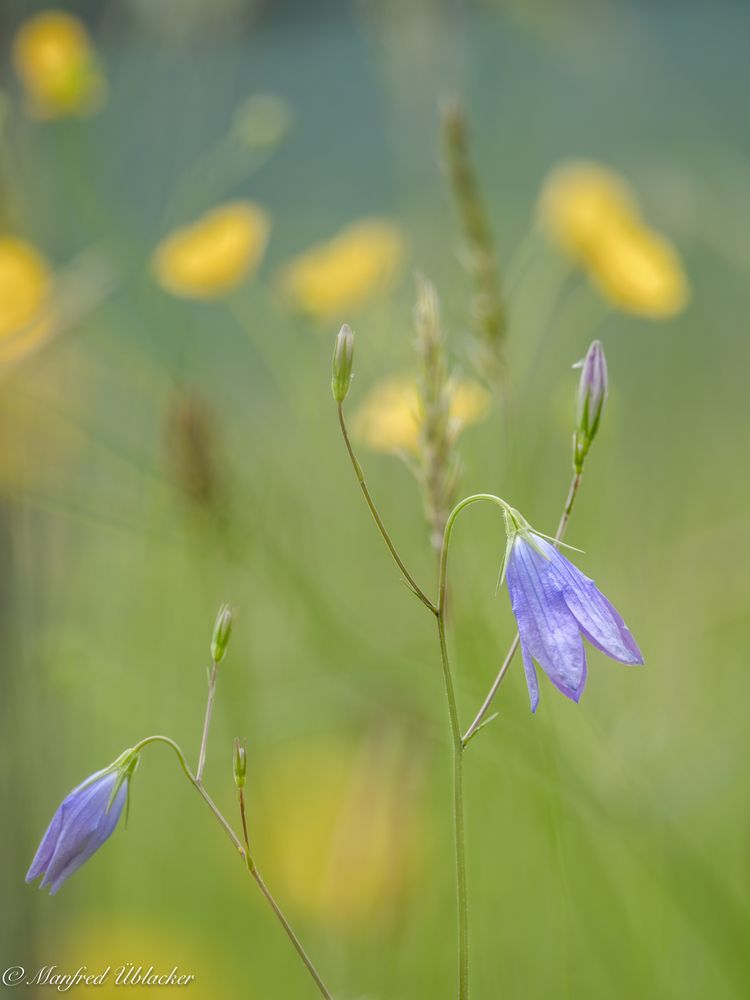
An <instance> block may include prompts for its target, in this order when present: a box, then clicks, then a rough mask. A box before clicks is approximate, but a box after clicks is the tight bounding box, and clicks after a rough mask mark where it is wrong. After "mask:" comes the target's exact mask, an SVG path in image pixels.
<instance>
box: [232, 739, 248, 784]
mask: <svg viewBox="0 0 750 1000" xmlns="http://www.w3.org/2000/svg"><path fill="white" fill-rule="evenodd" d="M233 764H234V783H235V785H236V786H237V787H238V788H244V787H245V775H246V774H247V754H246V752H245V744H244V743H243V742H242V741H241V740H239V739H236V740H235V741H234V754H233Z"/></svg>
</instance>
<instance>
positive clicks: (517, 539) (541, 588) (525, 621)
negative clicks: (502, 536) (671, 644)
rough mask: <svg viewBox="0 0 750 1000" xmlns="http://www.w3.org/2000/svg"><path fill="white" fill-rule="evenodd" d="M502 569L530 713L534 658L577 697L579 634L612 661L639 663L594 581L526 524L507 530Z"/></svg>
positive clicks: (582, 657) (581, 670) (535, 685)
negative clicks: (504, 573)
mask: <svg viewBox="0 0 750 1000" xmlns="http://www.w3.org/2000/svg"><path fill="white" fill-rule="evenodd" d="M514 514H517V512H514ZM513 520H514V521H515V518H513ZM519 521H522V519H521V518H520V517H519ZM505 572H506V576H507V581H508V591H509V593H510V600H511V606H512V608H513V614H514V615H515V617H516V621H517V623H518V634H519V636H520V638H521V653H522V655H523V666H524V671H525V673H526V683H527V685H528V688H529V697H530V699H531V710H532V712H535V711H536V708H537V705H538V704H539V682H538V680H537V676H536V670H535V668H534V661H536V662H537V663H538V664H539V666H540V667H541V668H542V670H544V672H545V673H546V674H547V676H548V677H549V679H550V680H551V681H552V683H553V684H554V685H555V687H556V688H558V690H560V691H562V693H563V694H564V695H566V696H567V697H568V698H572V699H573V701H576V702H577V701H578V700H579V699H580V697H581V695H582V694H583V689H584V686H585V684H586V650H585V648H584V645H583V637H585V638H586V639H588V641H589V642H590V643H591V644H592V645H593V646H596V648H597V649H600V650H601V651H602V652H603V653H606V655H607V656H609V657H611V658H612V659H613V660H619V661H620V663H643V657H642V655H641V651H640V649H639V648H638V646H637V645H636V642H635V639H633V636H632V635H631V634H630V630H629V629H628V627H627V625H626V624H625V622H624V621H623V620H622V618H621V617H620V615H619V614H618V612H617V611H616V609H615V608H614V607H613V606H612V605H611V604H610V602H609V601H608V600H607V598H606V597H605V596H604V595H603V594H602V593H601V592H600V591H599V589H598V588H597V586H596V584H595V583H594V581H593V580H590V579H589V578H588V577H587V576H585V575H584V574H583V573H582V572H581V571H580V570H579V569H578V568H577V567H576V566H574V565H573V563H571V562H570V561H569V560H568V559H566V558H565V556H564V555H562V553H561V552H559V551H558V550H557V549H556V548H555V546H554V545H552V544H550V542H547V541H545V539H544V538H542V537H540V536H539V535H538V534H537V533H536V532H534V531H532V530H531V529H530V528H529V527H528V525H526V524H525V522H523V525H521V524H519V523H518V522H516V524H515V526H514V527H513V529H512V530H511V533H510V538H509V541H508V550H507V554H506V561H505Z"/></svg>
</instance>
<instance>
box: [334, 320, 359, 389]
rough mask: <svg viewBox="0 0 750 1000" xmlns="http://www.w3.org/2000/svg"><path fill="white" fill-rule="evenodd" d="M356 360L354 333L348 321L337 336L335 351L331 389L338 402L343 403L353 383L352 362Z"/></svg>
mask: <svg viewBox="0 0 750 1000" xmlns="http://www.w3.org/2000/svg"><path fill="white" fill-rule="evenodd" d="M353 361H354V334H353V333H352V328H351V327H350V326H348V325H347V324H346V323H344V325H343V326H342V327H341V329H340V330H339V332H338V336H337V337H336V347H335V349H334V352H333V378H332V379H331V391H332V392H333V398H334V399H335V400H336V402H337V403H343V402H344V400H345V399H346V394H347V393H348V392H349V386H350V385H351V383H352V362H353Z"/></svg>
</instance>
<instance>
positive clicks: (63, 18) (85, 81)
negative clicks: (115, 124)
mask: <svg viewBox="0 0 750 1000" xmlns="http://www.w3.org/2000/svg"><path fill="white" fill-rule="evenodd" d="M13 62H14V64H15V68H16V72H17V74H18V76H19V78H20V80H21V83H22V84H23V87H24V90H25V91H26V96H27V99H28V108H29V111H30V113H31V114H33V115H34V116H35V117H37V118H61V117H64V116H65V115H86V114H90V113H91V112H93V111H96V110H97V109H98V108H99V107H100V106H101V104H102V102H103V100H104V97H105V93H106V84H105V80H104V77H103V75H102V72H101V69H100V67H99V63H98V61H97V58H96V54H95V52H94V49H93V46H92V44H91V39H90V37H89V33H88V31H87V30H86V27H85V25H84V24H83V22H82V21H81V20H80V19H79V18H77V17H74V16H73V15H72V14H67V13H65V12H64V11H61V10H44V11H41V12H40V13H38V14H35V15H34V16H33V17H30V18H28V19H27V20H26V21H24V23H23V24H22V25H21V27H20V28H19V29H18V32H17V33H16V37H15V39H14V42H13Z"/></svg>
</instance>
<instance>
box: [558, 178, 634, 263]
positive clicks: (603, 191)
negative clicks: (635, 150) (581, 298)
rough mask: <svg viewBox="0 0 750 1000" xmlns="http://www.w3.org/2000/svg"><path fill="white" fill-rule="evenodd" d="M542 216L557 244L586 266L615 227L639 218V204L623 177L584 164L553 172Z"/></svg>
mask: <svg viewBox="0 0 750 1000" xmlns="http://www.w3.org/2000/svg"><path fill="white" fill-rule="evenodd" d="M539 214H540V218H541V221H542V224H543V225H544V227H545V228H546V230H547V231H548V232H549V234H550V236H551V237H552V238H553V239H554V240H555V242H556V243H558V244H559V246H560V247H561V248H562V249H563V250H564V251H565V252H566V253H568V254H569V255H570V256H571V257H573V258H574V259H576V260H579V261H581V262H584V263H585V262H586V261H588V260H589V259H590V257H591V255H592V254H593V253H596V251H597V250H598V247H599V245H600V241H601V239H602V238H603V237H606V236H607V234H608V233H609V232H610V230H611V229H612V227H617V226H620V225H622V224H623V222H626V223H629V222H630V221H631V220H632V219H635V218H637V217H638V205H637V202H636V200H635V197H634V195H633V193H632V191H631V190H630V188H629V186H628V185H627V183H626V182H625V181H624V180H623V178H622V177H620V176H619V174H616V173H615V172H614V171H613V170H607V169H606V168H605V167H602V166H600V165H599V164H598V163H590V162H588V161H580V162H576V163H569V164H564V165H563V166H561V167H557V168H556V169H555V170H553V171H552V173H551V174H550V175H549V177H548V178H547V180H546V181H545V183H544V187H543V188H542V194H541V197H540V200H539Z"/></svg>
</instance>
